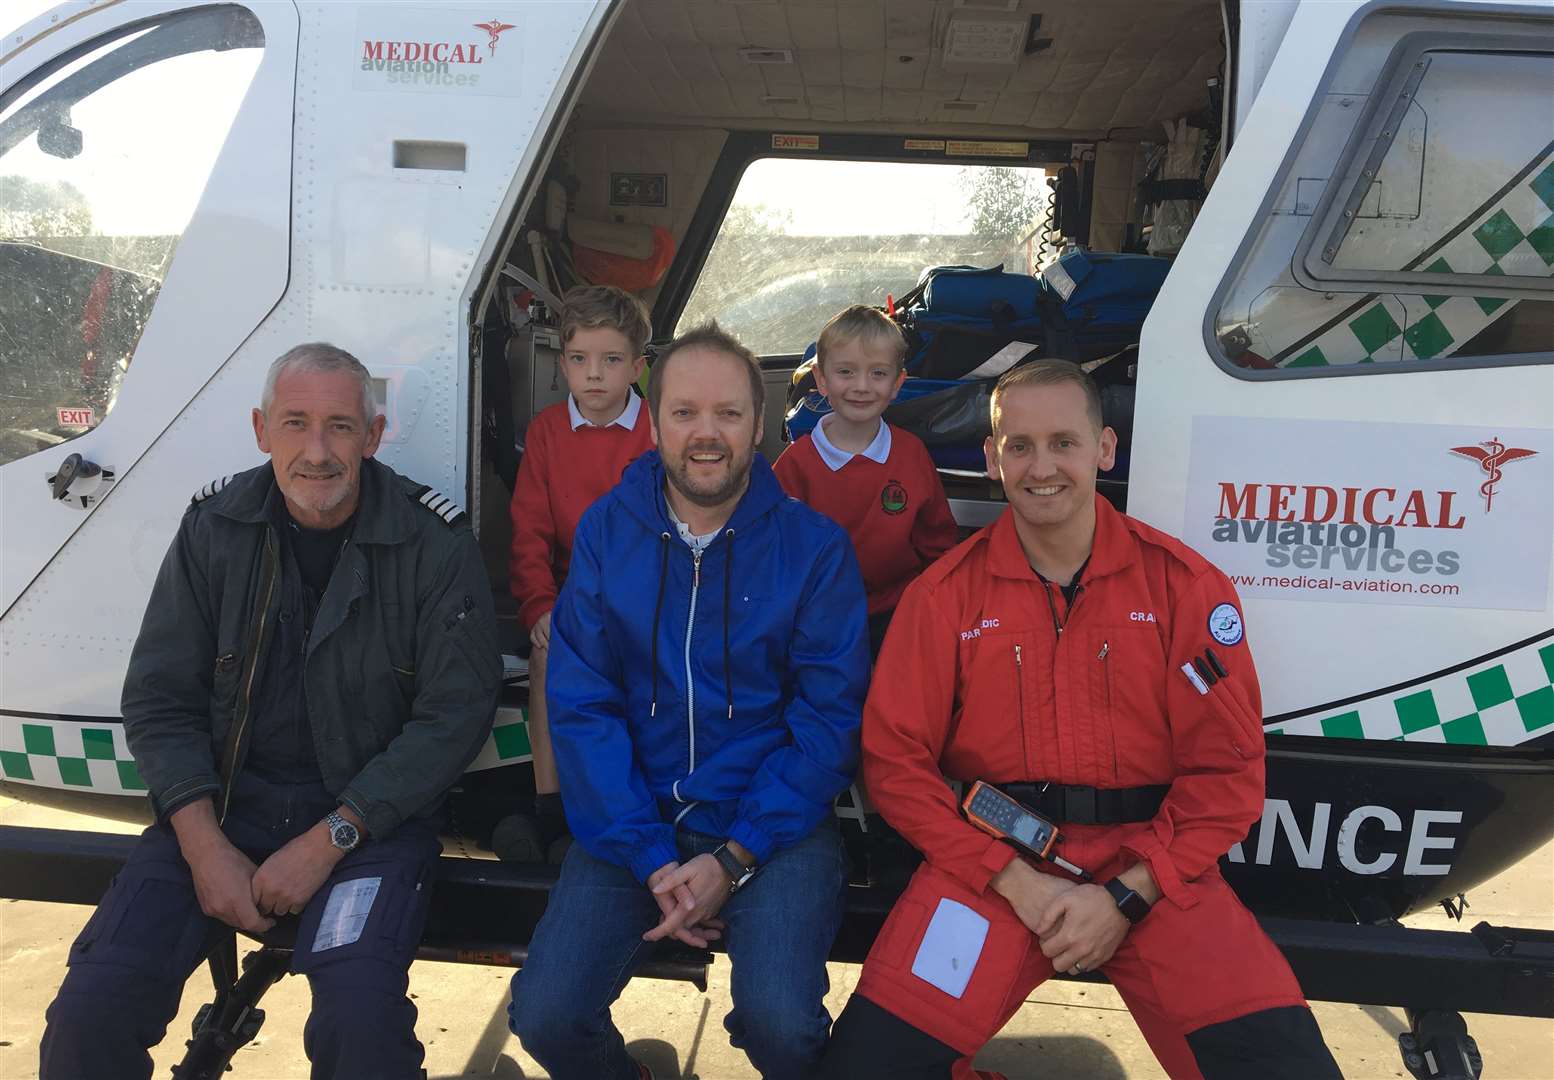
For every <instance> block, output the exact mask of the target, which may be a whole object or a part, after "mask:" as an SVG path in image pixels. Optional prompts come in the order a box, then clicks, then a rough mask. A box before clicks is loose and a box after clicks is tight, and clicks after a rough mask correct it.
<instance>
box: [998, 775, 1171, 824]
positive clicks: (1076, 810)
mask: <svg viewBox="0 0 1554 1080" xmlns="http://www.w3.org/2000/svg"><path fill="white" fill-rule="evenodd" d="M994 787H996V788H998V790H999V791H1002V792H1003V793H1004V794H1005V795H1008V796H1009V797H1010V798H1012V799H1018V800H1019V801H1020V802H1022V803H1024V804H1025V805H1026V806H1028V807H1030V808H1031V809H1032V810H1034V811H1036V812H1037V813H1038V814H1040V815H1041V816H1042V817H1045V818H1050V819H1051V820H1052V822H1053V823H1054V824H1057V825H1126V824H1128V823H1129V822H1134V821H1148V820H1150V819H1151V818H1153V817H1154V816H1155V813H1156V811H1158V810H1159V809H1160V804H1161V803H1162V802H1164V801H1165V797H1166V792H1168V791H1170V790H1171V788H1170V785H1168V784H1153V785H1151V786H1149V787H1130V788H1094V787H1083V786H1080V785H1076V784H995V785H994Z"/></svg>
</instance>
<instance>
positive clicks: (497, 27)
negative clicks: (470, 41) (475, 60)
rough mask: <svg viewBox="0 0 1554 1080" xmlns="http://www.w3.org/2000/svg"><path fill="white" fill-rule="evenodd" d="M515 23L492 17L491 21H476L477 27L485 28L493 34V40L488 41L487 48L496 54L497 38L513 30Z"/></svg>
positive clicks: (479, 28) (488, 32)
mask: <svg viewBox="0 0 1554 1080" xmlns="http://www.w3.org/2000/svg"><path fill="white" fill-rule="evenodd" d="M513 25H514V24H513V23H505V22H502V21H501V20H500V19H492V20H490V21H489V22H483V23H476V24H475V29H476V30H484V31H485V32H486V33H487V34H490V35H491V40H490V41H488V42H486V50H487V52H488V53H489V54H490V55H492V56H495V55H496V43H497V39H498V38H500V37H501V36H502V35H503V34H505V33H507V31H509V30H511V29H512V28H513Z"/></svg>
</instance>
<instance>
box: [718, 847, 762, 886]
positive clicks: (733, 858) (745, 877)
mask: <svg viewBox="0 0 1554 1080" xmlns="http://www.w3.org/2000/svg"><path fill="white" fill-rule="evenodd" d="M712 857H713V858H714V859H716V860H718V865H719V866H721V867H723V872H724V873H725V874H727V875H728V877H729V883H728V891H729V892H730V893H737V892H738V891H739V890H740V889H741V888H743V887H744V885H745V883H746V882H747V881H749V880H750V879H751V878H753V877H755V872H756V870H757V869H758V868H757V867H755V866H746V865H745V864H744V863H742V862H740V861H739V856H738V855H735V854H734V853H733V852H732V851H730V850H729V848H728V845H727V844H719V845H718V846H717V849H716V850H714V851H713V853H712Z"/></svg>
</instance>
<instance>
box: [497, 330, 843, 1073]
mask: <svg viewBox="0 0 1554 1080" xmlns="http://www.w3.org/2000/svg"><path fill="white" fill-rule="evenodd" d="M764 396H765V395H764V393H763V388H762V384H761V371H760V367H759V365H758V364H757V362H756V359H755V357H754V356H753V355H752V354H751V353H750V351H749V350H748V349H746V348H744V347H743V346H742V345H740V344H739V343H738V342H737V341H735V340H734V339H733V338H732V337H730V336H729V335H728V334H726V333H724V332H723V331H722V330H720V329H719V328H718V327H717V326H716V324H712V325H708V326H705V327H701V328H698V329H696V330H693V331H691V332H690V333H688V334H686V335H684V336H682V337H680V338H678V339H677V340H675V341H674V342H672V343H671V344H670V345H669V346H668V348H667V349H666V350H665V351H664V352H663V353H662V354H661V355H660V357H659V359H658V361H657V363H655V364H654V366H653V368H652V371H651V374H650V376H649V381H648V403H649V405H650V407H651V409H652V418H653V428H654V433H655V435H656V437H657V441H658V450H657V452H653V453H648V454H644V455H643V456H642V457H640V458H638V459H637V461H636V462H634V463H633V464H632V465H631V466H629V467H628V468H627V469H626V472H625V474H624V476H623V477H622V479H621V482H620V484H619V485H617V486H616V487H615V489H614V490H612V491H611V492H610V493H609V494H607V495H605V496H604V498H602V499H600V500H599V502H597V503H595V504H594V505H593V507H591V508H590V509H589V510H588V512H587V513H586V514H584V515H583V519H582V522H581V523H580V524H579V526H578V530H577V539H576V541H575V545H574V548H573V553H572V565H571V569H570V572H569V573H568V576H567V581H566V585H565V586H564V587H563V588H562V591H561V596H560V599H559V600H558V601H557V604H556V608H555V613H554V615H553V617H552V623H551V651H550V667H549V697H548V701H549V704H550V716H551V739H552V741H553V743H554V746H555V751H556V764H557V766H558V769H559V772H560V775H561V795H562V800H563V802H564V804H565V806H566V813H567V820H568V822H569V823H570V825H571V828H572V833H573V835H574V837H575V838H576V840H577V843H576V844H574V845H573V847H572V849H571V850H570V851H569V852H568V854H567V857H566V861H565V863H564V864H563V865H562V869H561V878H560V880H559V881H558V882H557V883H556V886H555V888H554V889H553V890H552V891H551V894H550V904H549V907H548V908H547V909H546V912H545V917H544V918H543V919H542V920H541V921H540V924H539V926H538V928H537V929H536V930H535V933H534V939H533V941H532V943H531V945H530V951H529V958H528V963H527V964H526V965H525V967H524V968H523V970H522V971H520V972H519V973H518V975H517V976H516V977H515V978H514V980H513V1003H512V1007H511V1009H510V1016H511V1020H512V1028H513V1031H514V1032H515V1033H516V1034H517V1035H518V1036H519V1038H520V1040H521V1041H522V1042H523V1045H524V1048H525V1049H527V1050H528V1051H529V1053H530V1054H532V1055H533V1056H534V1057H535V1059H536V1060H538V1061H539V1062H540V1063H541V1064H542V1065H544V1066H545V1068H546V1069H547V1070H548V1071H549V1073H550V1075H551V1076H552V1077H553V1078H554V1080H639V1078H641V1077H650V1076H651V1074H650V1073H649V1072H648V1070H647V1069H646V1067H644V1066H640V1065H638V1064H637V1063H635V1062H633V1061H632V1060H631V1058H630V1057H628V1056H627V1054H626V1049H625V1044H624V1041H623V1040H622V1038H621V1035H620V1032H619V1031H618V1030H616V1028H615V1025H614V1024H613V1023H612V1022H611V1020H610V1014H609V1009H610V1004H611V1003H612V1002H613V1001H614V1000H615V998H616V997H617V996H618V995H619V994H620V992H621V989H622V988H623V987H624V986H625V984H626V981H627V980H628V979H629V978H630V977H631V973H632V971H633V970H634V969H635V968H636V966H637V965H639V964H640V963H641V962H643V961H644V960H646V959H648V958H649V956H650V955H651V954H652V951H653V948H654V943H655V942H659V941H663V940H666V939H668V938H675V939H678V940H680V941H682V942H685V943H687V944H690V945H694V946H697V947H704V946H705V945H706V944H707V942H709V941H711V940H714V939H717V938H719V937H723V938H725V941H726V944H727V947H728V952H729V958H730V960H731V962H732V964H733V976H732V978H733V985H732V990H733V998H734V1008H733V1011H732V1012H730V1013H729V1015H728V1017H727V1018H726V1019H725V1020H724V1025H725V1026H726V1027H727V1028H728V1031H729V1034H730V1037H731V1041H732V1042H733V1044H734V1045H735V1046H737V1047H739V1048H741V1049H743V1050H744V1051H745V1052H746V1053H747V1054H748V1055H749V1057H750V1060H751V1062H752V1063H753V1064H754V1065H755V1067H756V1068H757V1069H759V1070H760V1071H761V1074H762V1075H763V1076H765V1077H767V1078H768V1080H774V1078H786V1077H795V1078H796V1077H804V1076H808V1075H810V1074H811V1073H812V1072H813V1071H814V1068H815V1066H816V1064H817V1063H818V1061H819V1059H820V1055H821V1052H822V1050H823V1049H824V1046H825V1041H826V1035H827V1032H828V1030H829V1027H830V1022H831V1018H830V1016H829V1015H828V1014H827V1012H826V1010H825V1007H824V1005H823V1004H822V999H823V998H824V996H825V992H826V989H827V985H828V984H827V980H826V970H825V960H826V955H827V953H828V952H829V951H830V947H831V942H832V939H833V938H834V937H835V936H836V931H837V927H838V925H839V923H840V920H841V908H842V892H843V889H844V887H845V883H846V873H845V856H844V853H843V850H842V844H841V840H840V837H839V835H838V833H837V830H836V827H835V819H834V818H833V817H832V813H831V800H832V799H833V798H835V796H836V795H837V793H838V792H840V791H841V790H842V789H843V788H844V787H846V786H847V784H848V783H849V782H850V781H851V779H852V776H853V771H854V769H855V767H856V764H857V747H858V726H859V716H860V712H861V709H862V706H863V698H864V694H865V691H866V690H867V686H868V673H869V651H868V637H867V632H866V629H865V610H866V604H865V601H864V592H863V581H862V578H861V576H860V574H859V572H858V565H857V561H856V559H855V557H854V555H853V550H852V545H851V543H850V542H849V541H848V539H847V534H846V533H845V532H843V531H842V530H841V529H840V528H839V527H838V526H836V525H835V524H833V523H832V522H831V521H829V520H827V519H826V518H824V517H822V516H821V515H820V514H818V513H816V512H815V511H813V510H811V509H809V508H808V507H807V506H805V505H804V504H803V503H800V502H796V501H794V500H792V499H789V498H786V497H785V496H784V495H783V492H782V489H781V487H780V486H779V485H778V483H777V480H776V478H775V477H774V476H773V475H772V471H771V469H770V467H769V466H768V465H767V464H766V461H765V460H764V459H763V458H761V457H760V455H758V454H757V453H756V452H755V447H756V444H757V443H759V442H760V439H761V413H762V405H763V399H764Z"/></svg>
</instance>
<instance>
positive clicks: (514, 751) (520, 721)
mask: <svg viewBox="0 0 1554 1080" xmlns="http://www.w3.org/2000/svg"><path fill="white" fill-rule="evenodd" d="M528 716H529V713H528V710H527V709H498V710H497V711H496V721H495V723H493V724H492V725H491V734H490V735H488V736H487V737H486V745H484V746H482V747H481V748H480V753H479V754H477V755H476V756H475V760H474V761H472V762H471V763H470V766H469V768H468V769H467V770H466V771H467V772H480V771H481V770H482V769H496V768H500V767H501V766H503V765H516V764H517V763H519V762H520V761H528V760H529V758H530V757H531V756H532V754H531V751H530V749H529V719H528Z"/></svg>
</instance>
